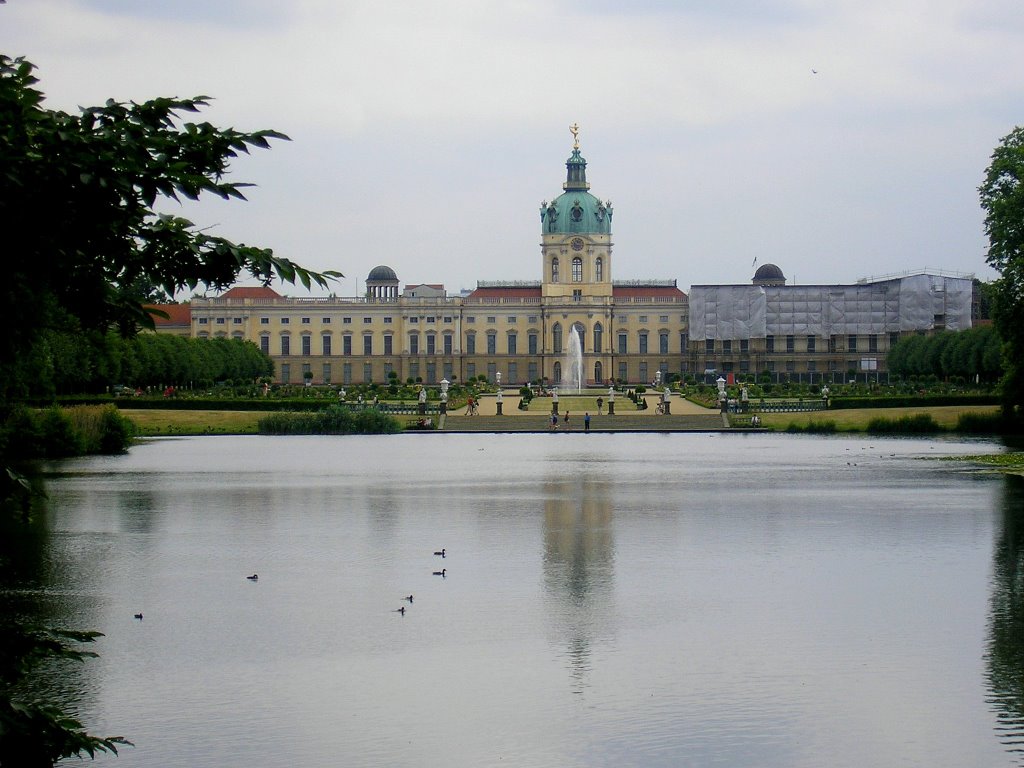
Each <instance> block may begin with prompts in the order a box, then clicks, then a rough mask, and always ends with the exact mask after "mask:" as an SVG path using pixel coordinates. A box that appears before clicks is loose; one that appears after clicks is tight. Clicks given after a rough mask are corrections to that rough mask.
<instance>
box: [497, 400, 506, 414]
mask: <svg viewBox="0 0 1024 768" xmlns="http://www.w3.org/2000/svg"><path fill="white" fill-rule="evenodd" d="M497 405H498V415H499V416H503V415H504V414H503V413H502V412H501V406H502V404H501V403H498V404H497Z"/></svg>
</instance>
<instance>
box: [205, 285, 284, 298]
mask: <svg viewBox="0 0 1024 768" xmlns="http://www.w3.org/2000/svg"><path fill="white" fill-rule="evenodd" d="M218 298H220V299H280V298H281V294H280V293H278V292H277V291H275V290H274V289H273V288H268V287H266V286H262V285H257V286H245V285H238V286H235V287H234V288H231V289H229V290H227V291H224V293H222V294H221V295H220V296H218Z"/></svg>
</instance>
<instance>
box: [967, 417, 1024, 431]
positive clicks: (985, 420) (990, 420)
mask: <svg viewBox="0 0 1024 768" xmlns="http://www.w3.org/2000/svg"><path fill="white" fill-rule="evenodd" d="M954 429H955V430H956V431H957V432H966V433H968V434H976V435H1020V434H1024V422H1022V421H1021V420H1020V419H1012V418H1006V416H1004V415H1003V414H1002V413H962V414H960V418H959V419H957V422H956V427H954Z"/></svg>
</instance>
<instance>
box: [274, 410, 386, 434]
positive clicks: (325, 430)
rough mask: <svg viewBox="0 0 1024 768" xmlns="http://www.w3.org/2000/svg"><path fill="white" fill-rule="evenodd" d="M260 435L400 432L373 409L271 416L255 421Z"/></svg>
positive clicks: (384, 415)
mask: <svg viewBox="0 0 1024 768" xmlns="http://www.w3.org/2000/svg"><path fill="white" fill-rule="evenodd" d="M257 429H258V431H259V433H260V434H261V435H383V434H394V433H395V432H399V431H401V429H402V425H401V424H400V423H399V421H398V420H397V419H395V418H394V417H392V416H388V415H387V414H384V413H381V412H380V411H377V410H374V409H364V410H359V411H352V410H350V409H348V408H343V407H341V406H334V407H331V408H325V409H324V410H322V411H317V412H314V413H275V414H272V415H270V416H267V417H265V418H262V419H260V420H259V423H258V425H257Z"/></svg>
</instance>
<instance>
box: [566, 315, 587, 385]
mask: <svg viewBox="0 0 1024 768" xmlns="http://www.w3.org/2000/svg"><path fill="white" fill-rule="evenodd" d="M562 369H563V376H564V377H565V382H566V385H567V386H575V387H576V394H577V395H579V394H582V392H583V345H582V344H580V334H579V331H578V330H576V328H573V327H572V326H570V327H569V348H568V349H567V350H566V353H565V360H564V361H563V362H562Z"/></svg>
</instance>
